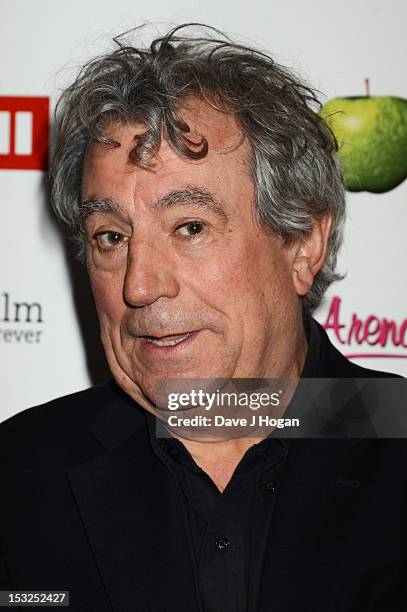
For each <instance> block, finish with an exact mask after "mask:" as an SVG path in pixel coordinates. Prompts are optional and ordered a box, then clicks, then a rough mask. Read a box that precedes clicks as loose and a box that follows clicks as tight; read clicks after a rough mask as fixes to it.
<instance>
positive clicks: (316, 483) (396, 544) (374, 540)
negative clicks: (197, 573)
mask: <svg viewBox="0 0 407 612" xmlns="http://www.w3.org/2000/svg"><path fill="white" fill-rule="evenodd" d="M312 333H313V334H314V335H315V334H316V340H315V338H314V340H315V341H316V342H317V346H316V348H315V346H314V351H313V355H312V359H314V360H315V359H316V364H314V366H315V365H316V366H317V373H318V376H319V377H339V378H341V377H349V378H358V377H372V376H380V375H381V374H380V373H376V372H373V371H370V370H365V369H363V368H359V367H358V366H356V365H355V364H352V363H350V362H349V361H347V360H346V359H345V358H344V357H343V356H342V355H341V354H340V353H339V352H338V351H337V350H336V349H335V348H334V347H333V346H332V344H331V343H330V341H329V339H328V337H327V335H326V333H325V332H324V330H323V329H322V328H321V327H320V326H319V325H318V324H315V323H313V331H312ZM309 361H310V359H308V367H310V363H309ZM311 365H312V364H311ZM0 457H1V458H0V491H1V505H0V588H2V589H14V590H17V589H27V590H28V589H31V590H37V591H38V590H69V591H70V601H71V605H70V609H71V610H73V611H75V612H91V611H94V612H107V611H111V610H115V611H117V612H133V611H136V612H138V611H140V612H148V611H151V612H172V611H174V612H197V611H198V610H199V609H200V608H199V605H198V598H197V593H196V586H195V578H194V575H193V569H192V566H191V563H190V558H189V553H188V550H187V548H188V547H187V546H184V545H183V542H185V531H184V525H183V523H182V521H180V520H178V517H179V516H180V513H181V509H180V507H179V503H180V502H179V494H178V491H177V490H176V487H175V486H174V482H173V480H172V479H171V476H170V475H169V473H168V470H167V469H166V468H165V466H164V465H163V464H162V463H161V462H160V461H159V459H158V458H157V456H156V454H155V453H153V452H152V449H151V443H150V439H149V435H148V431H147V428H146V419H145V415H144V411H143V410H142V409H141V408H140V407H139V406H137V405H135V404H134V402H132V401H131V400H130V399H129V398H128V397H127V396H126V395H125V394H124V393H122V392H121V391H120V390H119V389H118V388H117V386H116V385H115V384H114V383H112V382H111V383H108V384H106V385H103V386H100V387H95V388H92V389H89V390H86V391H83V392H80V393H75V394H73V395H70V396H67V397H64V398H61V399H58V400H55V401H52V402H50V403H47V404H45V405H42V406H37V407H35V408H30V409H28V410H25V411H23V412H21V413H19V414H17V415H15V416H14V417H12V418H10V419H8V420H7V421H5V422H4V423H2V424H1V425H0ZM406 467H407V442H406V441H405V440H403V439H398V440H397V439H383V440H381V439H344V438H343V439H340V438H339V439H338V438H334V439H294V440H292V441H291V448H290V452H289V454H288V458H287V463H286V466H285V469H284V474H283V477H282V481H281V483H280V486H279V491H278V493H277V495H276V499H275V506H274V510H273V517H272V524H271V531H270V532H269V534H268V541H267V542H263V544H264V545H265V546H266V548H265V550H266V555H267V557H266V563H265V565H264V570H263V572H262V574H261V577H260V583H259V585H258V598H257V603H255V604H252V605H251V608H250V612H257V611H259V612H299V611H300V610H301V612H396V611H397V612H402V611H404V610H407V572H406V566H407V537H406V530H407V486H406V485H407V483H406V480H407V478H406V476H407V470H406ZM168 525H171V529H169V528H168ZM169 568H170V569H171V571H169ZM174 568H176V571H175V573H174ZM174 575H176V579H175V580H174ZM226 597H227V594H226ZM229 610H230V608H229V607H228V605H227V599H225V602H224V603H222V602H219V612H229ZM230 612H232V610H230Z"/></svg>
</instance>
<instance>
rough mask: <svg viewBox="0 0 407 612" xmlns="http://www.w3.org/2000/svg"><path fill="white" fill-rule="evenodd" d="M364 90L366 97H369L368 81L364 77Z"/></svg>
mask: <svg viewBox="0 0 407 612" xmlns="http://www.w3.org/2000/svg"><path fill="white" fill-rule="evenodd" d="M365 92H366V97H367V98H369V97H370V83H369V79H365Z"/></svg>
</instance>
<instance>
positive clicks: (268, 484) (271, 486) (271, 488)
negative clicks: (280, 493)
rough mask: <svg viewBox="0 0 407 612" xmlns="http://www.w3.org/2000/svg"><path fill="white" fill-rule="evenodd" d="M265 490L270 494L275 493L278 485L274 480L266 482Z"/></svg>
mask: <svg viewBox="0 0 407 612" xmlns="http://www.w3.org/2000/svg"><path fill="white" fill-rule="evenodd" d="M264 488H265V489H266V491H268V492H269V493H274V492H275V491H276V490H277V483H276V482H275V481H274V480H269V481H268V482H266V484H265V485H264Z"/></svg>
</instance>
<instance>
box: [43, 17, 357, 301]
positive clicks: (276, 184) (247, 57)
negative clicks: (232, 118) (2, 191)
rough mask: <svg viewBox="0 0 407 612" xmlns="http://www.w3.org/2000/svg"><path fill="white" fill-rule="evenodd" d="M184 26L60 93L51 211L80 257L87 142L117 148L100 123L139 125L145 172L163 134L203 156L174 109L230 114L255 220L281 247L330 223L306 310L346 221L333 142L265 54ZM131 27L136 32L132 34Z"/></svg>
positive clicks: (94, 64)
mask: <svg viewBox="0 0 407 612" xmlns="http://www.w3.org/2000/svg"><path fill="white" fill-rule="evenodd" d="M190 26H195V27H197V26H201V24H183V25H181V26H178V27H176V28H174V29H172V30H171V31H170V32H168V33H167V34H165V35H164V36H161V37H158V38H155V39H154V40H153V41H152V43H151V44H150V46H149V47H148V48H146V47H144V46H140V47H136V46H132V45H129V44H125V43H123V42H122V41H121V37H118V38H115V39H114V41H115V43H116V44H117V45H118V47H117V48H116V49H115V50H114V51H113V52H111V53H109V54H107V55H104V56H101V57H98V58H96V59H94V60H92V61H90V62H89V63H88V64H86V65H85V66H84V68H83V69H82V70H81V72H80V73H79V75H78V77H77V78H76V80H75V81H74V82H73V83H72V85H70V86H69V87H68V88H67V89H66V90H65V91H64V93H63V94H62V96H61V98H60V100H59V102H58V105H57V109H56V114H55V127H56V132H55V133H56V142H55V148H54V154H53V161H52V164H51V172H50V179H51V194H52V202H53V206H54V210H55V212H56V214H57V216H58V217H59V219H60V220H62V221H63V222H64V223H65V224H67V226H68V227H69V229H70V233H71V237H72V238H73V239H74V240H75V241H76V244H77V247H78V255H79V256H81V257H83V253H84V239H83V236H82V233H81V209H80V207H81V200H80V191H81V174H82V164H83V158H84V155H85V152H86V149H87V146H88V144H89V143H90V142H91V141H93V140H96V141H98V142H102V143H105V144H106V146H117V145H118V143H116V142H114V141H112V140H109V139H108V138H107V136H106V134H105V133H104V128H105V126H106V123H107V122H109V121H111V120H115V121H120V122H127V121H141V122H143V123H144V124H145V125H146V127H147V131H146V132H145V134H144V135H143V136H142V137H141V138H138V140H137V144H136V145H135V146H134V149H133V150H132V151H131V154H130V161H131V162H132V163H134V164H137V165H139V166H142V167H148V166H149V164H150V162H151V160H152V159H153V157H154V156H155V155H156V154H157V152H158V149H159V147H160V143H161V138H162V135H164V137H165V139H166V140H168V142H169V143H170V145H171V146H172V148H173V149H174V150H175V151H176V152H177V153H178V154H179V155H181V156H184V157H187V158H192V159H201V158H203V157H204V156H205V155H206V154H207V151H208V143H207V141H206V139H205V136H204V135H201V143H200V147H199V148H198V150H197V147H196V146H194V147H193V148H191V147H190V144H191V142H190V141H189V140H188V132H189V127H188V125H187V124H186V123H185V122H184V121H183V120H182V119H181V118H180V117H179V115H178V114H177V110H178V109H179V107H180V105H181V104H182V102H183V100H184V99H185V98H186V97H187V96H189V95H191V94H198V95H200V96H202V97H204V98H205V99H206V100H207V101H208V102H209V103H210V104H212V105H213V106H215V107H216V108H218V109H221V110H223V111H224V112H233V113H235V115H236V117H237V120H238V121H239V124H240V126H241V129H242V132H243V134H244V135H245V136H246V138H247V139H248V141H249V143H250V148H251V159H250V168H251V176H252V180H253V182H254V185H255V192H256V202H255V219H256V222H258V223H259V224H260V225H267V226H269V227H271V228H272V229H273V230H274V231H275V232H276V233H277V234H278V235H279V236H280V237H281V238H282V239H283V240H284V241H285V242H286V243H293V242H294V241H301V240H303V239H304V237H306V235H307V234H308V233H309V232H310V231H311V229H312V221H313V219H314V218H321V217H323V216H326V215H330V216H331V217H332V228H331V231H330V235H329V241H328V251H327V255H326V259H325V262H324V264H323V266H322V268H321V270H320V271H319V273H318V274H317V275H316V277H315V280H314V284H313V286H312V289H311V290H310V292H309V293H308V295H307V296H305V298H303V305H304V307H305V308H306V309H307V310H309V311H312V310H314V309H315V308H316V307H317V306H318V305H319V304H320V302H321V300H322V297H323V294H324V292H325V290H326V289H327V287H328V285H329V284H330V283H331V282H333V281H334V280H338V279H340V278H342V277H341V275H339V274H337V273H336V272H335V267H336V260H337V254H338V250H339V248H340V245H341V242H342V234H343V223H344V218H345V192H344V186H343V181H342V177H341V173H340V170H339V165H338V161H337V158H336V150H337V144H336V140H335V137H334V136H333V134H332V132H331V131H330V129H329V127H328V126H327V125H326V124H325V122H324V121H323V120H322V119H321V117H320V116H319V115H318V112H317V111H318V109H319V108H320V103H319V102H318V98H317V95H316V92H315V91H314V90H313V89H311V88H310V87H309V86H308V85H306V84H304V83H303V82H302V81H301V80H300V79H298V78H297V77H295V76H294V75H293V74H292V73H291V72H290V71H288V70H287V69H286V68H284V67H282V66H281V65H279V64H277V63H276V62H275V61H274V60H273V59H272V58H271V57H269V56H268V55H266V54H264V53H262V52H260V51H258V50H256V49H252V48H249V47H247V46H243V45H240V44H236V43H234V42H233V41H231V40H230V39H229V38H228V37H227V36H226V35H224V34H222V33H221V32H219V31H218V30H215V29H214V28H210V27H209V26H202V27H203V28H204V35H202V33H201V31H198V32H195V31H193V33H192V34H188V31H186V30H185V28H188V27H190ZM136 29H137V28H136Z"/></svg>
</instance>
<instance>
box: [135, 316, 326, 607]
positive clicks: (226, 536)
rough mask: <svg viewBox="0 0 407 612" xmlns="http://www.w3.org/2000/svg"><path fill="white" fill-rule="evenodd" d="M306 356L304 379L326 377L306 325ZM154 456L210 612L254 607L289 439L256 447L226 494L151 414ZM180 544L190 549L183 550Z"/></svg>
mask: <svg viewBox="0 0 407 612" xmlns="http://www.w3.org/2000/svg"><path fill="white" fill-rule="evenodd" d="M307 323H308V325H307V326H306V331H307V335H308V344H309V346H308V353H307V358H306V361H305V365H304V368H303V371H302V376H303V377H309V378H312V377H318V376H320V375H321V374H320V372H321V370H320V368H318V361H319V360H318V356H319V334H318V332H317V329H316V328H315V327H314V326H313V325H312V321H308V322H307ZM146 418H147V424H148V429H149V434H150V440H151V445H152V448H153V450H154V452H155V453H156V454H157V456H158V457H159V458H160V460H161V461H162V462H163V463H164V465H165V466H166V467H167V468H168V470H169V471H170V472H171V473H172V474H173V476H174V478H175V480H176V483H177V486H178V489H179V494H180V496H181V497H182V501H183V508H184V511H185V515H184V517H182V518H181V517H180V520H185V521H186V525H187V532H188V534H189V543H188V545H189V546H191V547H192V553H193V554H192V556H193V558H194V560H195V567H194V571H195V578H196V584H197V586H198V592H199V595H200V605H201V610H202V611H204V612H219V611H220V610H222V611H223V612H228V611H231V612H232V611H233V612H244V611H245V610H247V609H248V607H249V608H250V609H253V608H255V601H256V597H257V594H258V589H259V583H260V580H261V575H262V566H263V561H264V555H265V545H266V542H267V540H268V530H269V526H270V522H271V518H272V515H273V507H274V504H275V499H276V496H277V492H278V487H279V481H280V479H281V477H282V473H283V470H284V465H285V460H286V457H287V455H288V452H289V447H290V440H288V439H283V438H277V437H273V435H272V434H271V435H269V436H268V437H267V438H265V439H264V440H262V441H261V442H260V443H258V444H255V445H253V446H252V447H250V448H249V449H248V450H247V451H246V453H245V455H244V456H243V458H242V459H241V461H240V463H239V464H238V466H237V467H236V469H235V471H234V473H233V475H232V478H231V480H230V481H229V483H228V484H227V486H226V488H225V489H224V491H223V492H222V493H221V492H220V491H219V489H218V488H217V487H216V485H215V484H214V482H213V481H212V480H211V478H210V477H209V476H208V474H206V472H204V471H203V470H202V469H201V468H200V467H199V466H198V465H197V464H196V463H195V461H194V459H193V458H192V456H191V454H190V453H189V452H188V450H187V449H186V448H185V446H184V445H183V444H182V442H180V441H179V440H177V439H175V438H157V437H156V435H155V427H156V423H155V417H153V416H152V415H150V414H149V413H147V412H146ZM180 545H184V544H183V543H180Z"/></svg>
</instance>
